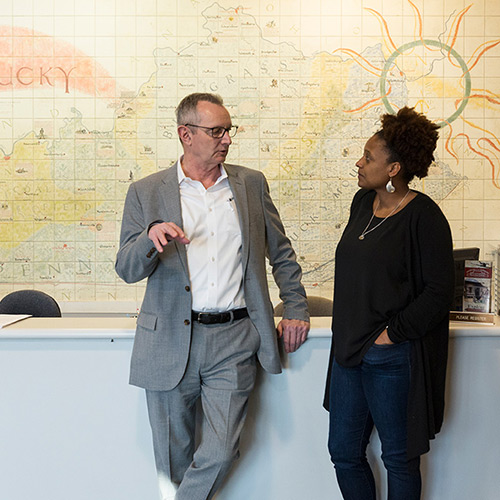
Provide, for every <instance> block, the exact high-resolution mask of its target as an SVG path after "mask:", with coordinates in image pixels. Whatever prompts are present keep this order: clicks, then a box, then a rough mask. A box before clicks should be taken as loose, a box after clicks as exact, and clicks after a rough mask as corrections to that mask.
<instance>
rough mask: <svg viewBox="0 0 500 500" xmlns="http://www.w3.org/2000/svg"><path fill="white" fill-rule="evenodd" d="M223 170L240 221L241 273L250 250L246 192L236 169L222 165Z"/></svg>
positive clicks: (245, 265)
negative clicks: (225, 173)
mask: <svg viewBox="0 0 500 500" xmlns="http://www.w3.org/2000/svg"><path fill="white" fill-rule="evenodd" d="M224 168H225V170H226V172H227V177H228V181H229V185H230V186H231V191H232V192H233V195H234V202H235V203H236V208H237V209H238V218H239V220H240V228H241V238H242V252H241V261H242V264H243V272H245V270H246V267H247V263H248V252H249V248H250V247H249V244H250V232H249V217H248V198H247V190H246V187H245V182H244V181H243V179H242V178H241V176H240V175H239V173H238V167H235V166H233V165H227V164H224Z"/></svg>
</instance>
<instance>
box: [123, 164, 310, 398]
mask: <svg viewBox="0 0 500 500" xmlns="http://www.w3.org/2000/svg"><path fill="white" fill-rule="evenodd" d="M224 168H225V170H226V172H227V175H228V180H229V184H230V186H231V190H232V192H233V195H234V200H235V203H236V206H237V208H238V215H239V218H240V225H241V231H242V239H243V243H242V245H243V248H242V260H243V281H244V284H243V286H244V292H245V301H246V303H247V308H248V313H249V316H250V319H251V321H252V323H253V324H254V326H255V328H256V329H257V331H258V332H259V334H260V339H261V344H260V348H259V351H258V353H257V356H258V359H259V361H260V363H261V365H262V366H263V367H264V369H265V370H266V371H268V372H271V373H279V372H280V371H281V365H280V359H279V355H278V347H277V338H276V329H275V325H274V319H273V308H272V303H271V300H270V297H269V291H268V285H267V277H266V256H267V257H268V259H269V262H270V265H271V267H272V271H273V276H274V279H275V281H276V283H277V285H278V287H279V289H280V298H281V300H282V301H283V303H284V313H283V317H284V318H287V319H301V320H308V319H309V315H308V312H307V301H306V295H305V291H304V288H303V286H302V285H301V283H300V280H301V276H302V272H301V268H300V266H299V265H298V263H297V261H296V258H295V253H294V251H293V249H292V246H291V244H290V241H289V239H288V238H287V237H286V236H285V232H284V229H283V225H282V223H281V220H280V218H279V215H278V212H277V210H276V207H275V206H274V204H273V202H272V200H271V197H270V196H269V188H268V185H267V182H266V179H265V177H264V175H263V174H262V173H261V172H258V171H256V170H252V169H248V168H245V167H240V166H236V165H229V164H224ZM157 220H161V221H165V222H174V223H175V224H177V225H178V226H179V227H181V228H182V215H181V202H180V194H179V181H178V178H177V166H176V165H174V166H173V167H171V168H169V169H168V170H165V171H161V172H158V173H155V174H152V175H150V176H148V177H146V178H144V179H142V180H140V181H137V182H134V183H133V184H131V186H130V188H129V191H128V193H127V197H126V200H125V208H124V212H123V222H122V229H121V236H120V249H119V251H118V254H117V257H116V265H115V267H116V272H117V273H118V275H119V276H120V277H121V278H122V279H123V280H124V281H126V282H127V283H135V282H138V281H140V280H142V279H144V278H147V279H148V282H147V287H146V294H145V296H144V301H143V304H142V308H141V311H140V313H139V317H138V319H137V331H136V335H135V341H134V348H133V352H132V361H131V373H130V383H131V384H133V385H137V386H139V387H144V388H146V389H149V390H170V389H172V388H173V387H175V386H176V385H177V384H178V383H179V381H180V380H181V378H182V376H183V374H184V371H185V368H186V364H187V360H188V356H189V348H190V340H191V302H192V300H191V289H190V281H189V274H188V266H187V257H186V249H185V247H184V245H182V244H179V243H177V242H176V241H172V242H171V243H169V244H168V245H167V246H166V247H165V249H164V251H163V253H161V254H158V253H157V252H155V253H154V255H153V256H152V257H147V254H148V252H149V251H150V250H151V248H152V247H153V244H152V242H151V240H150V239H149V238H148V234H147V231H148V226H149V225H150V224H151V223H152V222H154V221H157ZM188 237H189V235H188Z"/></svg>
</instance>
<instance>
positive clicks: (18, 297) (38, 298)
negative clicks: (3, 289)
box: [0, 290, 61, 318]
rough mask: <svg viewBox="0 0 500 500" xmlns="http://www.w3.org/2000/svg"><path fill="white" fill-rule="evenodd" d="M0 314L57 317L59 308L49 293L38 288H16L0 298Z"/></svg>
mask: <svg viewBox="0 0 500 500" xmlns="http://www.w3.org/2000/svg"><path fill="white" fill-rule="evenodd" d="M0 314H31V316H35V317H39V318H59V317H61V309H60V308H59V304H58V303H57V302H56V301H55V299H53V298H52V297H51V296H50V295H47V294H46V293H45V292H41V291H40V290H18V291H16V292H11V293H9V294H8V295H6V296H5V297H4V298H3V299H2V300H0Z"/></svg>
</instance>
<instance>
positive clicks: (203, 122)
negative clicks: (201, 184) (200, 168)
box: [187, 101, 232, 168]
mask: <svg viewBox="0 0 500 500" xmlns="http://www.w3.org/2000/svg"><path fill="white" fill-rule="evenodd" d="M196 111H197V114H198V120H197V121H196V123H193V125H198V126H200V127H207V129H208V128H212V127H223V128H230V127H231V117H230V116H229V113H228V112H227V110H226V108H224V107H223V106H218V105H217V104H213V103H211V102H206V101H200V102H199V103H198V105H197V107H196ZM187 128H188V129H189V133H190V139H191V143H190V144H189V152H190V154H191V155H193V156H194V157H195V158H197V159H198V160H199V162H200V164H203V165H204V166H207V167H208V168H211V167H214V166H217V165H219V164H220V163H222V162H224V161H225V159H226V156H227V153H228V151H229V146H230V145H231V142H232V141H231V138H230V137H229V134H228V133H227V132H226V133H224V135H223V136H222V137H220V138H219V139H216V138H214V137H212V135H211V132H210V130H207V129H204V128H195V127H187Z"/></svg>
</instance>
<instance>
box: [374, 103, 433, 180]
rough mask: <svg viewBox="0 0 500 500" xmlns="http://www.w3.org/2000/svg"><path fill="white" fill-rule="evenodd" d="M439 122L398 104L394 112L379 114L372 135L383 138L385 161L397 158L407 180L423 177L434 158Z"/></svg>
mask: <svg viewBox="0 0 500 500" xmlns="http://www.w3.org/2000/svg"><path fill="white" fill-rule="evenodd" d="M438 129H439V125H436V124H435V123H432V122H431V121H430V120H429V119H428V118H427V117H426V116H424V115H423V114H421V113H418V112H417V111H415V109H414V108H408V107H404V108H401V109H400V110H399V111H398V113H397V114H396V115H393V114H385V115H382V129H381V130H379V131H378V132H377V133H376V134H375V135H376V136H378V137H379V138H381V139H383V140H384V142H385V148H386V150H387V152H388V153H389V162H390V163H391V162H395V161H397V162H399V163H400V165H401V175H402V176H403V178H404V179H405V180H406V181H407V182H410V181H411V180H412V179H413V178H414V177H415V176H416V177H418V178H419V179H422V178H423V177H425V176H426V175H427V173H428V171H429V166H430V165H431V163H432V162H433V161H434V155H433V153H434V150H435V149H436V144H437V140H438V137H439V134H438V132H437V131H438Z"/></svg>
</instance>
